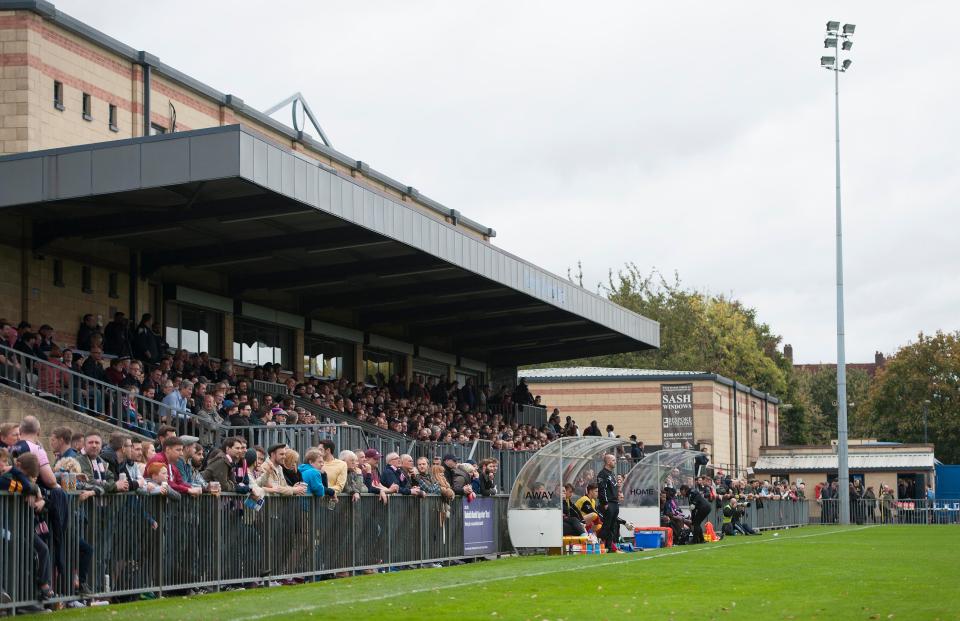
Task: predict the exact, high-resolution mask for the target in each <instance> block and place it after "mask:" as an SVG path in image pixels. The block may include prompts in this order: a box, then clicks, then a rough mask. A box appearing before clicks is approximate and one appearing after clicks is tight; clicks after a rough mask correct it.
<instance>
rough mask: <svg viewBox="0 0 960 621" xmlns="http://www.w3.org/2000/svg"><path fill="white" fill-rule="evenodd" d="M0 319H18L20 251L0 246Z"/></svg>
mask: <svg viewBox="0 0 960 621" xmlns="http://www.w3.org/2000/svg"><path fill="white" fill-rule="evenodd" d="M0 265H2V266H3V269H0V319H6V320H7V321H10V322H13V323H14V324H15V323H16V322H17V320H18V319H19V318H20V249H19V248H14V247H12V246H5V245H0Z"/></svg>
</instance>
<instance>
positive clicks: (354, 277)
mask: <svg viewBox="0 0 960 621" xmlns="http://www.w3.org/2000/svg"><path fill="white" fill-rule="evenodd" d="M362 166H364V164H363V163H362V162H357V167H358V168H360V167H362ZM410 191H411V193H412V192H416V190H413V189H412V188H410ZM0 208H4V209H13V210H15V211H16V212H17V213H20V214H22V215H25V216H29V222H30V223H31V224H32V231H30V232H29V234H30V235H31V236H32V237H31V240H32V245H33V248H34V250H35V251H36V252H41V251H43V250H44V249H45V248H47V247H48V246H50V245H51V244H56V246H57V247H58V248H60V247H62V244H63V243H65V242H67V243H71V244H74V243H77V242H80V243H81V245H80V246H77V248H82V251H81V252H88V253H89V252H91V249H93V248H99V245H98V244H99V242H111V243H113V244H118V245H119V246H121V247H127V248H129V249H131V250H137V251H140V259H139V268H138V269H139V271H140V274H141V276H145V277H146V276H154V277H157V279H158V280H161V281H162V282H164V283H167V284H185V285H189V286H192V287H197V288H201V289H204V288H205V289H207V291H208V293H213V294H217V295H224V296H228V297H230V298H233V299H234V300H242V301H244V302H253V303H257V304H262V305H264V306H267V307H270V308H275V309H277V310H283V311H287V312H291V313H295V314H296V315H298V316H304V317H309V318H315V319H320V320H322V321H325V322H329V323H331V324H336V325H342V326H345V327H350V328H355V329H358V330H363V331H367V332H370V333H373V334H379V335H383V336H388V337H393V338H397V339H401V340H404V341H405V342H410V343H414V344H417V345H422V346H426V347H430V348H434V349H437V350H440V351H444V352H449V353H453V354H456V355H459V356H463V357H469V358H471V359H476V360H482V361H485V362H487V363H490V364H494V365H515V364H531V363H537V362H544V361H550V360H559V359H565V358H574V357H581V356H589V355H595V354H600V353H616V352H626V351H636V350H642V349H648V348H652V347H657V346H659V325H658V324H657V322H655V321H652V320H650V319H647V318H645V317H642V316H640V315H638V314H636V313H633V312H630V311H628V310H626V309H623V308H622V307H620V306H617V305H616V304H613V303H612V302H610V301H608V300H606V299H604V298H602V297H600V296H598V295H596V294H593V293H591V292H589V291H587V290H585V289H583V288H581V287H578V286H576V285H574V284H573V283H571V282H569V281H568V280H566V279H563V278H560V277H558V276H555V275H553V274H551V273H549V272H547V271H545V270H543V269H540V268H538V267H536V266H534V265H531V264H530V263H527V262H525V261H523V260H522V259H519V258H517V257H515V256H514V255H512V254H510V253H508V252H505V251H503V250H501V249H499V248H497V247H495V246H493V245H492V244H490V243H488V242H485V241H483V240H481V239H479V238H478V236H477V234H475V233H474V234H470V233H468V232H464V230H463V228H462V227H460V226H458V225H457V222H456V221H455V220H454V221H451V222H444V221H442V220H439V219H438V218H436V217H432V216H430V215H428V214H426V213H425V212H424V211H421V210H420V209H418V208H416V207H414V206H411V205H410V204H409V203H408V202H406V201H404V200H402V199H398V198H397V197H396V196H394V195H389V194H386V193H380V192H377V191H374V190H371V189H369V188H368V187H366V186H362V185H360V184H359V183H357V182H356V181H355V180H354V179H352V178H351V176H350V175H349V174H348V173H343V172H341V171H338V170H334V169H333V168H330V167H328V166H326V165H324V164H322V163H319V162H317V161H316V160H314V159H311V158H308V157H305V156H303V155H301V154H298V153H296V152H293V151H290V150H289V149H287V148H285V147H282V146H280V145H278V144H275V143H273V142H271V141H270V140H268V139H265V138H264V137H263V136H261V135H259V134H256V133H254V132H252V131H250V130H248V129H246V128H244V127H243V126H240V125H232V126H226V127H217V128H211V129H201V130H194V131H189V132H181V133H174V134H166V135H160V136H150V137H141V138H134V139H130V140H120V141H115V142H104V143H95V144H88V145H80V146H75V147H65V148H60V149H52V150H48V151H35V152H28V153H22V154H17V155H11V156H5V157H0ZM453 213H455V212H453ZM91 242H93V243H94V244H95V245H90V243H91ZM83 244H86V245H83ZM305 327H306V328H307V329H309V325H308V326H305Z"/></svg>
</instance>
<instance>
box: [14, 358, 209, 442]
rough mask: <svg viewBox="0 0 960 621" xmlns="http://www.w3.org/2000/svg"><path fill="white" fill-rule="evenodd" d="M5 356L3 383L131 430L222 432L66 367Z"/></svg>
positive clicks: (148, 433)
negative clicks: (163, 428)
mask: <svg viewBox="0 0 960 621" xmlns="http://www.w3.org/2000/svg"><path fill="white" fill-rule="evenodd" d="M0 355H3V357H4V358H5V359H6V362H5V363H3V364H0V382H2V383H4V384H6V385H8V386H11V387H13V388H16V389H18V390H21V391H23V392H27V393H30V394H33V395H36V396H38V397H40V398H42V399H45V400H47V401H51V402H53V403H57V404H59V405H63V406H65V407H68V408H71V409H73V410H76V411H78V412H81V413H83V414H87V415H89V416H93V417H95V418H99V419H101V420H103V421H104V422H108V423H110V424H113V425H116V426H118V427H121V428H123V429H125V430H127V431H131V432H133V433H138V434H140V435H144V436H153V435H155V433H156V430H157V429H158V428H159V427H160V425H164V424H165V425H171V426H173V427H175V428H176V429H177V433H178V434H190V435H195V436H200V435H201V434H202V433H204V432H206V433H209V432H211V431H212V430H214V429H215V427H216V426H215V425H214V424H213V423H212V422H208V421H205V420H203V419H200V418H197V417H195V416H193V414H192V413H191V412H188V411H186V410H181V409H178V408H175V407H170V406H167V405H164V404H163V403H161V402H159V401H156V400H153V399H147V398H146V397H144V396H142V395H138V394H135V393H133V392H131V391H130V390H127V389H125V388H121V387H119V386H115V385H113V384H109V383H107V382H103V381H100V380H97V379H94V378H92V377H88V376H86V375H84V374H82V373H77V372H76V371H74V370H72V369H70V368H68V367H66V366H65V365H63V364H61V363H53V362H48V361H46V360H40V359H39V358H36V357H34V356H31V355H29V354H25V353H23V352H20V351H17V350H14V349H11V348H9V347H7V346H5V345H0Z"/></svg>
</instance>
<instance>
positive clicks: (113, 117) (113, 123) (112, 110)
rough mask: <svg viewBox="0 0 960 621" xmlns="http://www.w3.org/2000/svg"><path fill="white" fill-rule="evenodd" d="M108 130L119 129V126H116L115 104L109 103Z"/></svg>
mask: <svg viewBox="0 0 960 621" xmlns="http://www.w3.org/2000/svg"><path fill="white" fill-rule="evenodd" d="M110 131H112V132H118V131H120V128H119V127H117V106H116V105H115V104H110Z"/></svg>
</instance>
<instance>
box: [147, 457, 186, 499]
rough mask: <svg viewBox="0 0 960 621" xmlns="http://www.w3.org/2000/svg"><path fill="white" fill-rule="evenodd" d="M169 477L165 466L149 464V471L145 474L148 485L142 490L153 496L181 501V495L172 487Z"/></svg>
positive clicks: (156, 463) (157, 463)
mask: <svg viewBox="0 0 960 621" xmlns="http://www.w3.org/2000/svg"><path fill="white" fill-rule="evenodd" d="M169 476H170V475H169V473H168V472H167V468H166V466H165V465H164V464H161V463H159V462H153V463H152V464H147V469H146V471H144V473H143V477H144V479H146V485H144V486H143V487H142V488H141V489H142V490H143V492H144V493H146V494H150V495H151V496H156V495H159V496H166V497H167V499H169V500H180V493H179V492H177V490H175V489H173V488H172V487H170V482H169V480H168V479H169Z"/></svg>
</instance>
